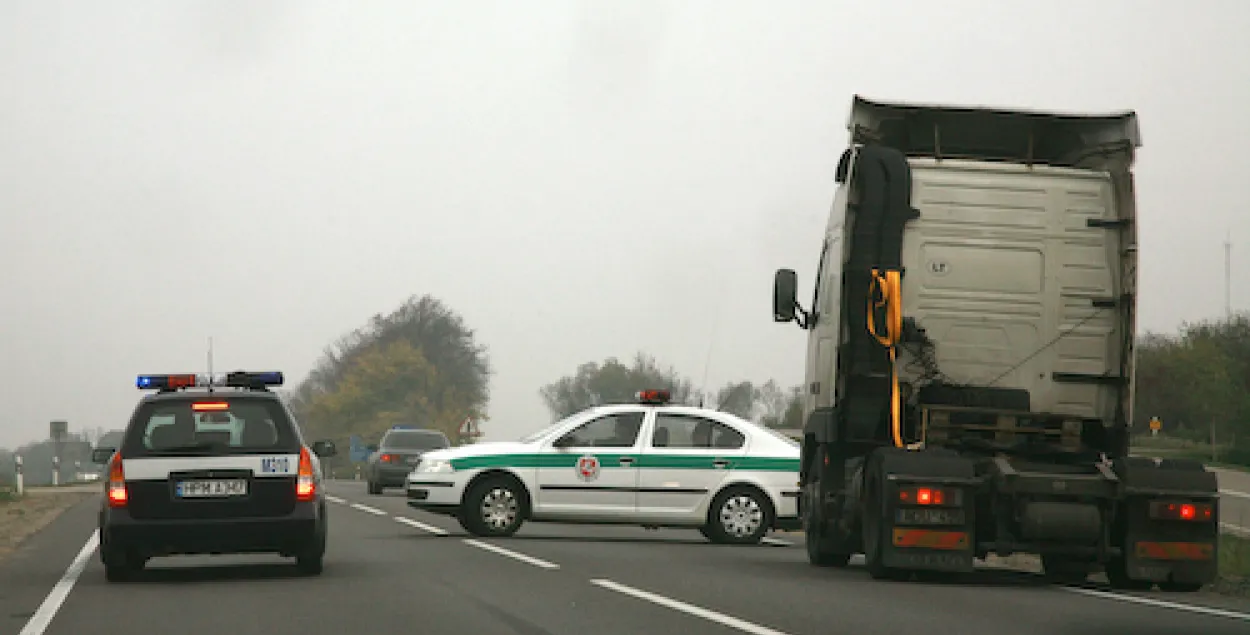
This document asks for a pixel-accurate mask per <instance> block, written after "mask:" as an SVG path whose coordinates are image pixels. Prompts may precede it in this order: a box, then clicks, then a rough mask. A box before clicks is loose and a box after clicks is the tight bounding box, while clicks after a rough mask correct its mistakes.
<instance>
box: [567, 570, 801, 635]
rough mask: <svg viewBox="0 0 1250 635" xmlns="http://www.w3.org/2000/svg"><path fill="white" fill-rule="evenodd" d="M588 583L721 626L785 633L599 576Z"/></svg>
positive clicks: (765, 634) (757, 634)
mask: <svg viewBox="0 0 1250 635" xmlns="http://www.w3.org/2000/svg"><path fill="white" fill-rule="evenodd" d="M590 583H591V584H594V585H596V586H599V587H602V588H605V589H609V590H612V591H616V592H617V593H623V594H625V595H629V596H633V597H635V598H637V599H639V600H646V601H647V602H651V603H652V604H658V605H660V606H663V607H666V608H670V609H673V610H675V611H681V612H682V613H685V614H687V615H693V616H695V617H701V618H703V619H705V620H708V621H709V622H716V623H717V624H720V625H722V626H728V627H729V628H735V629H738V630H740V631H742V632H744V633H751V635H786V633H783V632H782V631H779V630H776V629H772V628H768V627H767V626H761V625H759V624H755V623H753V622H748V621H746V620H743V619H739V618H736V617H733V616H732V615H725V614H724V613H717V612H716V611H713V610H711V609H705V608H703V607H701V606H695V605H693V604H687V603H685V602H682V601H681V600H674V599H673V598H670V597H665V596H663V595H659V594H657V593H652V592H650V591H643V590H642V589H635V588H634V587H631V586H625V585H624V584H620V583H619V582H613V581H611V580H605V579H602V578H600V579H595V580H591V581H590Z"/></svg>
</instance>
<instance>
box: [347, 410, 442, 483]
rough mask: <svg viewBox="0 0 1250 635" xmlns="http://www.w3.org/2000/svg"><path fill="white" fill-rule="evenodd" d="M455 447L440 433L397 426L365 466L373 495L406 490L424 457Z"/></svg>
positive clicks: (366, 479) (373, 448)
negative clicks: (405, 483) (407, 482)
mask: <svg viewBox="0 0 1250 635" xmlns="http://www.w3.org/2000/svg"><path fill="white" fill-rule="evenodd" d="M447 447H451V441H449V440H448V439H447V435H445V434H443V433H442V432H439V431H437V430H421V429H416V428H409V427H404V426H396V427H394V428H392V429H390V430H387V432H386V434H385V435H383V436H382V441H381V443H379V444H378V445H377V446H376V447H370V448H369V449H370V450H372V451H373V452H372V453H371V454H370V455H369V459H368V461H367V462H366V464H365V481H366V483H368V486H369V493H370V494H381V493H382V491H383V490H384V489H386V488H388V487H403V486H404V480H405V479H406V478H407V477H408V473H409V472H411V471H412V469H413V468H414V467H416V465H417V462H418V461H420V460H421V455H422V454H425V453H426V452H429V451H431V450H441V449H443V448H447Z"/></svg>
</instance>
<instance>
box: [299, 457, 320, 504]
mask: <svg viewBox="0 0 1250 635" xmlns="http://www.w3.org/2000/svg"><path fill="white" fill-rule="evenodd" d="M316 498H317V483H316V482H315V481H314V480H313V469H312V455H311V454H309V452H308V448H305V447H301V448H300V449H299V475H298V477H297V478H296V479H295V500H297V501H300V502H308V501H311V500H314V499H316Z"/></svg>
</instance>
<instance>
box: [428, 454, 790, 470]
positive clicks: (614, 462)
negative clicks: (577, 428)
mask: <svg viewBox="0 0 1250 635" xmlns="http://www.w3.org/2000/svg"><path fill="white" fill-rule="evenodd" d="M586 454H592V455H594V456H596V457H598V458H599V465H600V467H602V468H603V469H611V468H619V467H637V468H642V469H647V468H653V469H670V470H713V469H726V468H727V469H734V470H748V471H755V472H797V471H799V460H798V459H786V458H776V457H762V456H736V457H717V456H708V455H698V454H598V453H594V452H587V453H584V454H575V453H560V454H498V455H491V456H469V457H463V458H459V459H452V460H451V466H452V467H453V468H454V469H457V470H475V469H483V468H492V467H513V468H538V467H554V468H561V467H567V468H570V469H571V468H573V467H575V466H576V465H577V460H578V459H580V458H581V457H583V456H586ZM621 457H630V458H633V459H634V463H633V465H629V466H622V465H621V464H620V459H621ZM716 460H724V461H728V462H729V465H727V466H726V467H725V468H717V467H716V466H715V465H713V462H714V461H716Z"/></svg>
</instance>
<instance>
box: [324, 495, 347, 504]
mask: <svg viewBox="0 0 1250 635" xmlns="http://www.w3.org/2000/svg"><path fill="white" fill-rule="evenodd" d="M326 500H328V501H330V502H331V503H339V504H340V505H341V504H343V503H346V502H347V501H345V500H343V499H341V498H339V497H338V496H330V495H329V494H326Z"/></svg>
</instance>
